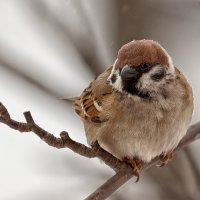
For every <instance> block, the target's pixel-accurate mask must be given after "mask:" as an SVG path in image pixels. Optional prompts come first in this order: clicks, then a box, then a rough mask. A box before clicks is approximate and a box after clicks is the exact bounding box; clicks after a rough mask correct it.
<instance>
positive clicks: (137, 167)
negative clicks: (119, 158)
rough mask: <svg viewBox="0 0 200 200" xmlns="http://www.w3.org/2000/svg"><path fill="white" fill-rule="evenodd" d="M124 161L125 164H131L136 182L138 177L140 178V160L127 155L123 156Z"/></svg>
mask: <svg viewBox="0 0 200 200" xmlns="http://www.w3.org/2000/svg"><path fill="white" fill-rule="evenodd" d="M124 161H125V162H126V163H127V164H129V165H131V167H132V168H133V175H134V176H136V177H137V179H136V181H135V183H137V182H138V181H139V179H140V174H139V172H140V169H141V167H142V165H141V164H142V161H141V160H139V159H136V158H134V159H129V158H127V157H125V158H124Z"/></svg>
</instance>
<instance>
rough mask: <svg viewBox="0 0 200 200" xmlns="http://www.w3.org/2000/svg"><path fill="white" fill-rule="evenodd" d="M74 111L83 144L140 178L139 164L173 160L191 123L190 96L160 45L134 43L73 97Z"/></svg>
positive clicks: (122, 48)
mask: <svg viewBox="0 0 200 200" xmlns="http://www.w3.org/2000/svg"><path fill="white" fill-rule="evenodd" d="M74 109H75V112H76V113H77V114H78V115H79V116H80V118H81V119H82V121H83V123H84V128H85V133H86V137H87V142H88V143H89V144H90V145H92V144H94V143H95V142H98V144H99V145H100V147H101V148H103V149H104V150H106V151H108V152H109V153H111V154H112V155H113V156H115V157H117V158H118V159H120V160H122V161H123V160H124V161H126V162H128V163H129V164H131V165H132V166H133V168H134V174H135V175H136V176H137V177H138V178H139V170H140V166H141V163H142V162H144V163H145V162H150V161H151V160H152V159H153V158H155V157H156V156H160V157H161V158H163V159H162V164H161V165H165V164H166V163H167V162H168V160H170V159H171V158H172V154H173V150H174V149H175V148H176V147H177V145H178V143H179V142H180V140H181V139H182V138H183V136H184V135H185V134H186V131H187V128H188V126H189V124H190V121H191V117H192V112H193V94H192V89H191V87H190V85H189V83H188V82H187V80H186V78H185V77H184V75H183V74H182V73H181V72H180V71H179V70H178V69H177V68H176V67H175V66H174V64H173V62H172V59H171V57H170V56H169V54H168V53H167V51H166V50H165V49H164V48H163V47H162V46H161V45H160V44H159V43H158V42H155V41H153V40H145V39H143V40H134V41H131V42H129V43H128V44H125V45H123V46H122V47H121V48H120V49H119V51H118V55H117V58H116V60H115V62H114V64H113V65H112V66H111V67H108V68H107V69H106V70H105V71H104V72H103V73H102V74H100V75H99V76H98V77H97V78H96V79H95V80H93V81H92V82H91V83H90V84H89V86H88V87H87V88H86V89H85V90H84V91H83V92H82V94H81V95H80V96H79V97H76V98H75V99H74Z"/></svg>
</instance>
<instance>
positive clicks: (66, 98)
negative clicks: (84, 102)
mask: <svg viewBox="0 0 200 200" xmlns="http://www.w3.org/2000/svg"><path fill="white" fill-rule="evenodd" d="M60 99H61V100H64V101H68V102H70V103H74V102H75V101H76V100H77V99H78V97H61V98H60Z"/></svg>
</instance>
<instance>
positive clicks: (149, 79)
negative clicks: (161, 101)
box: [108, 40, 175, 98]
mask: <svg viewBox="0 0 200 200" xmlns="http://www.w3.org/2000/svg"><path fill="white" fill-rule="evenodd" d="M174 74H175V69H174V66H173V63H172V60H171V57H170V56H169V55H168V53H167V52H166V50H165V49H164V48H163V47H162V46H161V45H160V44H159V43H157V42H155V41H153V40H136V41H132V42H130V43H128V44H125V45H123V46H122V47H121V49H120V50H119V52H118V56H117V59H116V61H115V63H114V65H113V68H112V72H111V74H110V76H109V78H108V83H109V84H110V85H111V86H112V87H113V88H114V89H116V90H118V91H119V92H125V93H129V94H131V95H137V96H140V97H142V98H148V97H150V96H151V94H152V93H158V91H159V90H160V89H161V88H163V87H164V85H165V84H166V83H167V82H169V80H171V79H173V77H174Z"/></svg>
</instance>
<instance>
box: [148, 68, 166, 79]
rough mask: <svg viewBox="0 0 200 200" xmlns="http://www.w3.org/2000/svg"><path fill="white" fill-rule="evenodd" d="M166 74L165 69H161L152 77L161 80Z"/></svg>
mask: <svg viewBox="0 0 200 200" xmlns="http://www.w3.org/2000/svg"><path fill="white" fill-rule="evenodd" d="M164 76H165V71H164V70H161V71H159V72H157V73H155V74H153V75H151V79H152V80H154V81H160V80H161V79H162V78H163V77H164Z"/></svg>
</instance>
